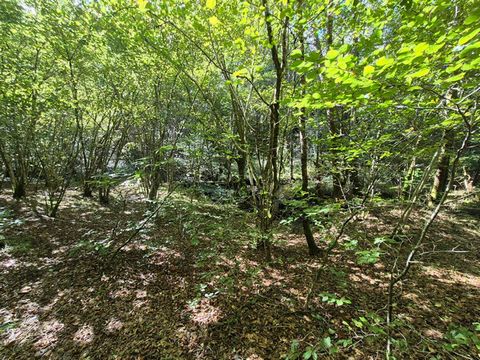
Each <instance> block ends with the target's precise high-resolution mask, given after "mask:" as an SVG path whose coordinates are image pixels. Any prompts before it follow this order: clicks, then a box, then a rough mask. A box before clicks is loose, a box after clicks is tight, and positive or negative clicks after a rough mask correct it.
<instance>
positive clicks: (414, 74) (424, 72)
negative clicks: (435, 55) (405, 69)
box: [407, 68, 430, 79]
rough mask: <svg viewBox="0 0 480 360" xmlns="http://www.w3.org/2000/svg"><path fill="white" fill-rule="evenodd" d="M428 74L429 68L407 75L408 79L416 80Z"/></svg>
mask: <svg viewBox="0 0 480 360" xmlns="http://www.w3.org/2000/svg"><path fill="white" fill-rule="evenodd" d="M429 72H430V69H429V68H423V69H420V70H418V71H415V72H414V73H411V74H409V75H407V76H408V77H410V78H412V79H416V78H420V77H424V76H425V75H427V74H428V73H429Z"/></svg>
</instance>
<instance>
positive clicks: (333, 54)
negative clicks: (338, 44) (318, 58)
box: [325, 49, 340, 60]
mask: <svg viewBox="0 0 480 360" xmlns="http://www.w3.org/2000/svg"><path fill="white" fill-rule="evenodd" d="M338 55H340V51H338V50H334V49H331V50H328V52H327V55H326V56H325V57H326V58H327V59H329V60H332V59H335V58H336V57H337V56H338Z"/></svg>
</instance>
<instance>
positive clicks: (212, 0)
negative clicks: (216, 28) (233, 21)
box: [205, 0, 217, 9]
mask: <svg viewBox="0 0 480 360" xmlns="http://www.w3.org/2000/svg"><path fill="white" fill-rule="evenodd" d="M216 5H217V0H207V3H206V4H205V6H206V7H207V9H214V8H215V6H216Z"/></svg>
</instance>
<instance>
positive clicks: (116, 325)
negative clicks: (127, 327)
mask: <svg viewBox="0 0 480 360" xmlns="http://www.w3.org/2000/svg"><path fill="white" fill-rule="evenodd" d="M122 328H123V322H122V321H120V320H118V319H117V318H114V317H113V318H111V319H110V320H109V321H108V322H107V325H105V330H106V331H107V333H110V334H111V333H114V332H117V331H119V330H121V329H122Z"/></svg>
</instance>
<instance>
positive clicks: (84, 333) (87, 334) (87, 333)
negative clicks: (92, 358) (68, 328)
mask: <svg viewBox="0 0 480 360" xmlns="http://www.w3.org/2000/svg"><path fill="white" fill-rule="evenodd" d="M93 339H94V332H93V326H92V325H83V326H82V327H81V328H79V329H78V330H77V331H76V332H75V334H74V335H73V340H74V341H75V342H77V343H79V344H81V345H86V344H89V343H91V342H92V341H93Z"/></svg>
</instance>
